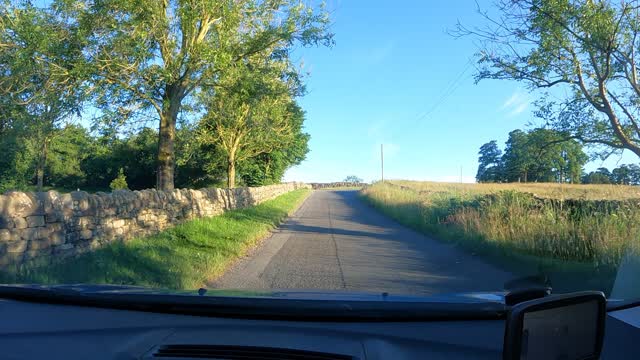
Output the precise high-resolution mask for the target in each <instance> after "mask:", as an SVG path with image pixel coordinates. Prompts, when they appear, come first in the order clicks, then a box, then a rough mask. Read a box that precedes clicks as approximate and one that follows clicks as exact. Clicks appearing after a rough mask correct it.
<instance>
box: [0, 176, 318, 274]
mask: <svg viewBox="0 0 640 360" xmlns="http://www.w3.org/2000/svg"><path fill="white" fill-rule="evenodd" d="M300 188H310V186H309V185H306V184H302V183H286V184H278V185H270V186H262V187H255V188H236V189H216V188H208V189H200V190H192V189H176V190H174V191H157V190H142V191H128V190H119V191H114V192H112V193H96V194H88V193H86V192H84V191H77V192H72V193H68V194H60V193H57V192H55V191H49V192H40V193H24V192H8V193H5V194H4V195H0V267H4V268H6V267H10V266H14V265H16V266H17V265H22V264H25V263H37V264H42V263H48V262H51V261H54V260H56V259H61V258H65V257H69V256H74V255H77V254H80V253H83V252H85V251H88V250H93V249H96V248H98V247H100V246H101V245H103V244H105V243H108V242H111V241H117V240H127V239H130V238H133V237H138V236H145V235H151V234H154V233H157V232H159V231H161V230H163V229H165V228H167V227H170V226H172V225H175V224H178V223H180V222H183V221H186V220H191V219H195V218H199V217H207V216H215V215H219V214H221V213H223V212H224V211H226V210H232V209H238V208H244V207H249V206H253V205H257V204H259V203H261V202H264V201H266V200H269V199H273V198H275V197H277V196H279V195H282V194H284V193H287V192H289V191H293V190H296V189H300Z"/></svg>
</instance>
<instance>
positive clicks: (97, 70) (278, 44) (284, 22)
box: [56, 0, 332, 190]
mask: <svg viewBox="0 0 640 360" xmlns="http://www.w3.org/2000/svg"><path fill="white" fill-rule="evenodd" d="M56 5H57V6H58V7H59V8H60V9H63V10H64V11H65V13H67V14H68V15H69V17H70V18H73V19H75V21H77V23H78V24H79V26H80V27H81V28H83V29H85V30H86V32H87V33H88V34H89V35H88V38H87V39H88V42H87V46H86V47H85V49H84V53H85V55H86V57H85V58H86V60H87V62H88V63H90V64H91V65H93V70H94V72H93V73H94V79H96V84H95V85H96V87H95V88H96V89H99V90H100V91H99V92H97V97H96V99H97V102H96V103H97V104H98V105H100V106H101V107H102V108H103V111H105V112H106V113H107V114H109V115H110V116H111V118H110V119H109V121H114V120H113V117H121V118H122V121H126V120H128V119H129V118H131V117H136V116H137V114H138V113H139V112H146V111H149V110H150V111H152V112H154V111H155V113H156V114H157V119H158V122H159V132H158V136H159V137H158V151H157V187H158V188H159V189H162V190H170V189H173V187H174V166H175V159H176V155H175V138H176V123H177V119H178V115H179V114H180V113H181V111H183V110H184V105H185V103H188V102H189V101H190V100H194V98H193V97H192V96H191V95H192V94H194V93H197V92H198V91H199V90H200V89H201V88H202V86H203V85H204V86H206V87H208V88H213V87H215V86H216V81H217V79H218V77H219V76H220V71H221V69H222V68H225V67H229V66H232V64H233V63H235V62H242V61H244V60H245V59H247V58H248V57H251V56H254V55H256V54H261V55H263V56H288V52H289V50H290V48H291V47H292V46H293V45H294V44H295V43H301V44H302V45H319V44H324V45H330V44H331V42H332V35H331V34H330V33H329V32H327V25H328V17H327V15H326V13H325V12H324V10H323V9H320V10H319V11H316V10H314V9H311V8H309V7H307V6H305V5H303V3H301V2H299V1H295V0H283V1H259V0H240V1H230V0H176V1H158V0H140V1H134V2H132V1H129V0H103V1H99V2H97V1H96V2H91V3H86V2H84V1H80V0H59V1H57V2H56ZM276 50H277V51H278V52H277V53H275V51H276ZM139 117H140V116H137V117H136V120H139Z"/></svg>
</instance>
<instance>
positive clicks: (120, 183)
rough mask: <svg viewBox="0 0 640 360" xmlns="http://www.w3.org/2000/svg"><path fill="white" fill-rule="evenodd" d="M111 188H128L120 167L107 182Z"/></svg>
mask: <svg viewBox="0 0 640 360" xmlns="http://www.w3.org/2000/svg"><path fill="white" fill-rule="evenodd" d="M109 187H110V188H111V190H129V185H127V177H126V176H125V175H124V170H123V169H122V168H120V170H118V176H116V178H115V179H113V181H111V183H110V184H109Z"/></svg>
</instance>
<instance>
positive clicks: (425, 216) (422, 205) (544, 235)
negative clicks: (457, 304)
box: [361, 181, 640, 291]
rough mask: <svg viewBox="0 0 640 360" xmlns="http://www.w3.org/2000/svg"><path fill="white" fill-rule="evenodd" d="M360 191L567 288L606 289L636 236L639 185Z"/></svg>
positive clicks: (424, 227)
mask: <svg viewBox="0 0 640 360" xmlns="http://www.w3.org/2000/svg"><path fill="white" fill-rule="evenodd" d="M361 194H362V196H363V198H364V199H365V200H366V201H368V202H369V203H371V204H372V205H373V206H375V207H376V208H378V209H379V210H381V211H382V212H384V213H385V214H387V215H389V216H391V217H393V218H394V219H396V220H398V221H399V222H401V223H403V224H405V225H407V226H409V227H412V228H414V229H417V230H419V231H421V232H424V233H426V234H429V235H433V236H435V237H436V238H438V239H442V240H445V241H450V242H453V243H455V244H457V245H459V246H460V247H462V248H464V249H465V250H466V251H469V252H473V253H477V254H480V255H482V256H484V257H485V258H486V259H487V260H488V261H491V262H494V263H496V264H498V265H499V266H501V267H504V268H506V269H508V270H509V271H513V272H514V273H522V274H531V273H532V272H535V273H537V274H539V275H542V276H544V277H546V278H555V280H556V281H555V285H559V286H560V287H562V288H567V289H571V290H574V289H573V288H574V287H575V288H576V289H580V288H583V287H584V286H587V285H588V286H589V287H596V288H599V289H603V290H605V291H606V290H607V289H609V288H610V287H611V285H612V284H611V283H612V276H613V275H614V274H615V269H616V267H617V266H618V265H619V264H620V261H621V259H622V257H623V255H624V254H627V253H629V252H633V253H634V254H635V253H636V252H637V249H638V243H639V239H640V195H638V188H637V187H630V186H616V185H602V186H598V185H590V186H587V185H559V184H453V183H431V182H411V181H393V182H386V183H377V184H375V185H373V186H371V187H368V188H366V189H364V190H362V192H361ZM576 281H577V283H576Z"/></svg>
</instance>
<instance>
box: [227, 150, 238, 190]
mask: <svg viewBox="0 0 640 360" xmlns="http://www.w3.org/2000/svg"><path fill="white" fill-rule="evenodd" d="M235 186H236V161H235V159H233V158H232V157H231V156H230V157H229V159H228V163H227V187H228V188H229V189H232V188H234V187H235Z"/></svg>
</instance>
